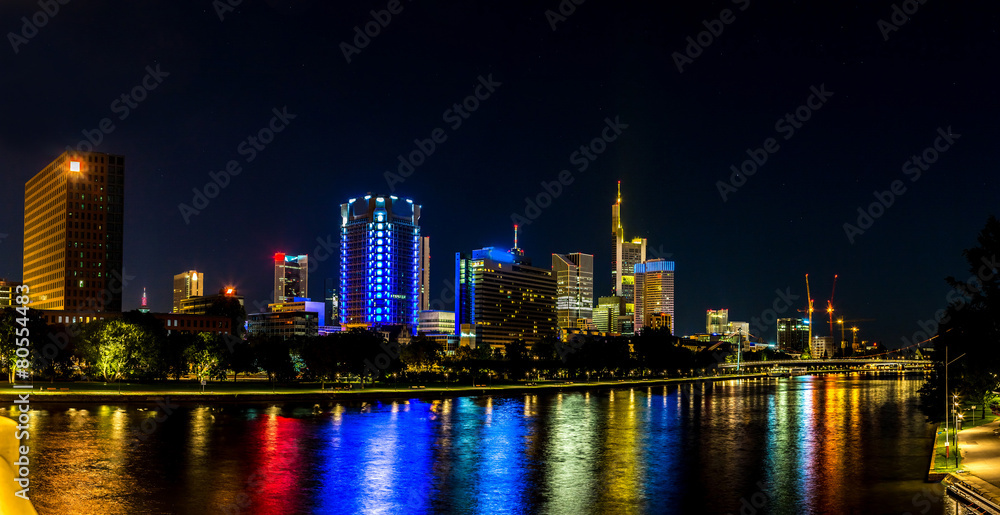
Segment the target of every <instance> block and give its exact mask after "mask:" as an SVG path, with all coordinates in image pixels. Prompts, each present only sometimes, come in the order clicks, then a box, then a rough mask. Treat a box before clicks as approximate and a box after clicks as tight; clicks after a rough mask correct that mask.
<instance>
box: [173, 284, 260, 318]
mask: <svg viewBox="0 0 1000 515" xmlns="http://www.w3.org/2000/svg"><path fill="white" fill-rule="evenodd" d="M199 282H200V281H199ZM226 299H234V300H236V301H237V302H239V303H240V305H241V306H243V305H244V304H243V296H242V295H240V294H239V292H237V291H236V288H234V287H232V286H227V287H225V288H223V289H221V290H219V293H217V294H213V295H204V296H198V297H189V298H186V299H182V300H181V308H180V310H179V311H178V313H184V314H186V315H204V314H207V313H208V310H209V308H211V307H212V306H213V305H214V304H215V303H216V301H220V300H226Z"/></svg>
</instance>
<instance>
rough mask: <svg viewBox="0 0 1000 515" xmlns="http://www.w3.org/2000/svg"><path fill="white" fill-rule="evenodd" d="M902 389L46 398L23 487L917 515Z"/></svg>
mask: <svg viewBox="0 0 1000 515" xmlns="http://www.w3.org/2000/svg"><path fill="white" fill-rule="evenodd" d="M919 386H920V381H919V380H911V379H900V378H899V377H896V376H886V375H883V376H879V377H878V378H877V379H872V378H871V377H869V376H864V375H851V376H820V377H796V378H790V379H780V380H777V379H767V380H757V381H745V380H744V381H727V382H719V383H696V384H687V385H671V386H657V387H649V388H629V389H617V390H603V391H591V392H563V393H551V394H541V395H521V396H513V397H463V398H456V399H441V400H432V401H422V400H411V401H396V402H386V403H357V404H336V405H328V406H312V405H308V406H293V405H284V406H235V407H221V408H207V407H187V408H180V409H176V410H174V411H173V412H172V413H170V414H165V413H159V412H156V411H154V409H155V408H153V407H149V408H147V409H142V408H137V407H134V406H133V407H123V406H74V407H55V406H53V407H51V408H49V409H48V410H45V411H35V412H33V413H32V420H33V424H34V428H33V429H34V431H33V433H32V442H33V446H32V449H31V455H30V457H31V459H32V463H33V464H36V465H35V466H34V467H33V469H32V474H33V476H34V477H33V483H32V486H33V494H34V495H33V498H34V500H35V503H36V506H38V508H39V511H40V512H41V513H83V514H98V513H100V514H119V513H122V514H125V513H220V512H221V513H243V514H247V513H254V514H256V513H262V514H267V513H367V514H380V513H440V512H461V513H536V512H540V513H574V514H576V513H691V512H698V513H740V511H741V509H742V508H744V506H751V507H754V508H755V509H757V510H759V511H758V513H831V512H836V513H852V512H853V513H869V512H874V513H903V512H906V511H914V509H915V508H914V501H913V499H914V498H915V496H916V495H925V493H926V492H930V493H929V494H926V495H928V497H927V498H933V501H934V502H932V503H930V504H931V509H930V510H928V511H927V512H926V513H943V509H944V503H942V502H941V500H942V499H941V496H940V489H937V490H925V488H926V485H924V484H923V482H922V476H923V473H924V472H925V467H926V455H927V454H926V453H927V452H928V449H929V446H930V441H931V438H932V432H931V428H930V427H929V426H927V425H926V424H924V422H923V417H922V416H921V415H920V413H919V411H917V409H916V402H915V400H916V390H917V388H919ZM147 430H148V431H147ZM136 435H142V436H143V437H142V438H140V439H137V438H136ZM923 507H924V506H923V505H921V506H920V508H923ZM949 509H951V508H949ZM917 511H923V510H917Z"/></svg>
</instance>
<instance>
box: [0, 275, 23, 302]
mask: <svg viewBox="0 0 1000 515" xmlns="http://www.w3.org/2000/svg"><path fill="white" fill-rule="evenodd" d="M18 286H21V283H15V282H10V281H5V280H0V309H3V308H9V307H15V308H16V307H18V305H17V304H16V303H15V302H14V301H16V300H17V287H18Z"/></svg>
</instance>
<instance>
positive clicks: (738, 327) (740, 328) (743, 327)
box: [726, 322, 750, 339]
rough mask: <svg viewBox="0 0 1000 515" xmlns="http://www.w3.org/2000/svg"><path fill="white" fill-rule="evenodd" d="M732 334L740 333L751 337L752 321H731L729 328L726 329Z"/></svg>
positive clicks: (745, 336)
mask: <svg viewBox="0 0 1000 515" xmlns="http://www.w3.org/2000/svg"><path fill="white" fill-rule="evenodd" d="M726 332H728V333H730V334H740V335H743V337H744V338H748V339H749V338H750V322H729V330H728V331H726Z"/></svg>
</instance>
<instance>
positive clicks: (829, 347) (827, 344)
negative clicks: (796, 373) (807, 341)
mask: <svg viewBox="0 0 1000 515" xmlns="http://www.w3.org/2000/svg"><path fill="white" fill-rule="evenodd" d="M809 353H810V355H811V356H812V357H813V359H823V358H832V357H833V354H834V347H833V337H832V336H813V341H812V346H811V347H810V349H809Z"/></svg>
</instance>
